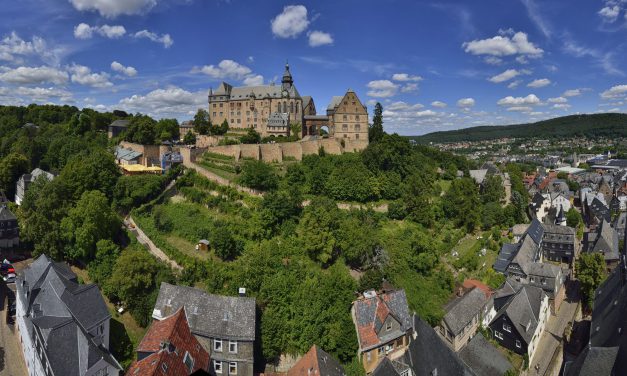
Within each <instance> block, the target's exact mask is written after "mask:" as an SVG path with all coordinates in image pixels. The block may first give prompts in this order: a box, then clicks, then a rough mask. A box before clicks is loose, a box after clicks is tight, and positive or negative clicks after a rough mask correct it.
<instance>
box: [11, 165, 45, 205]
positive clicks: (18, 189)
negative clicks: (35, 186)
mask: <svg viewBox="0 0 627 376" xmlns="http://www.w3.org/2000/svg"><path fill="white" fill-rule="evenodd" d="M39 177H42V178H43V179H47V180H52V179H54V175H52V174H51V173H49V172H48V171H44V170H42V169H40V168H36V169H34V170H33V171H31V173H30V174H24V175H22V176H20V178H19V180H18V181H17V183H16V186H15V203H16V204H18V205H21V204H22V201H23V200H24V195H25V194H26V191H27V190H28V187H29V186H30V185H31V184H32V183H33V182H34V181H35V180H37V179H38V178H39Z"/></svg>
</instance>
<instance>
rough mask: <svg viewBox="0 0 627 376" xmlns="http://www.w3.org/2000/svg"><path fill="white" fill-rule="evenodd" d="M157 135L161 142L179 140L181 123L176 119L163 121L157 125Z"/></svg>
mask: <svg viewBox="0 0 627 376" xmlns="http://www.w3.org/2000/svg"><path fill="white" fill-rule="evenodd" d="M156 128H157V129H156V134H157V137H158V138H159V140H161V141H166V140H178V139H179V131H180V128H179V122H178V120H176V119H161V120H159V121H158V122H157V124H156Z"/></svg>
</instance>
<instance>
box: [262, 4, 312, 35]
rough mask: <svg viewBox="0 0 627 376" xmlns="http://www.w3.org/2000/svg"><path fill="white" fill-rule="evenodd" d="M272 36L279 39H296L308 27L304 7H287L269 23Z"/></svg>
mask: <svg viewBox="0 0 627 376" xmlns="http://www.w3.org/2000/svg"><path fill="white" fill-rule="evenodd" d="M271 25H272V34H274V35H275V36H277V37H279V38H296V37H297V36H298V35H299V34H300V33H302V32H303V31H305V30H306V29H307V27H308V26H309V20H308V19H307V8H306V7H305V6H304V5H288V6H286V7H284V8H283V12H281V13H280V14H278V15H277V16H276V17H275V18H274V19H272V21H271Z"/></svg>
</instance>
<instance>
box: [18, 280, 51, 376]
mask: <svg viewBox="0 0 627 376" xmlns="http://www.w3.org/2000/svg"><path fill="white" fill-rule="evenodd" d="M17 289H18V291H17V294H15V296H16V302H15V316H16V319H17V329H18V334H19V336H20V343H21V345H22V352H23V353H24V360H25V361H26V367H27V369H28V375H29V376H45V373H44V369H43V366H42V364H41V361H40V360H39V357H38V356H37V351H36V350H35V346H34V345H33V340H32V338H31V336H30V335H31V333H29V332H28V329H27V327H26V322H25V319H24V316H26V313H27V312H26V311H25V302H23V301H22V291H21V289H20V287H17Z"/></svg>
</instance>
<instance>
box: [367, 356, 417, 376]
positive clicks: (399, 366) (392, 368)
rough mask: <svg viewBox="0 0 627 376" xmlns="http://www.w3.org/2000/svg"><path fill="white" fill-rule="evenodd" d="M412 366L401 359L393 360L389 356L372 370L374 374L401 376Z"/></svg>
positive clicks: (377, 375)
mask: <svg viewBox="0 0 627 376" xmlns="http://www.w3.org/2000/svg"><path fill="white" fill-rule="evenodd" d="M410 369H411V367H410V366H409V365H407V364H405V363H403V362H401V361H400V360H391V359H390V358H388V357H387V356H386V357H384V358H383V360H382V361H380V362H379V365H377V368H375V369H374V371H372V375H373V376H400V375H403V374H407V371H409V370H410Z"/></svg>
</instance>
